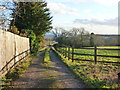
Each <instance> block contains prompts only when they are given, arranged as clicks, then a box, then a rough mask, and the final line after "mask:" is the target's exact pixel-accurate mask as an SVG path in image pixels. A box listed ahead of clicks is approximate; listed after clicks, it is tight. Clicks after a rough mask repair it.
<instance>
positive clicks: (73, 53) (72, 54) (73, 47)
mask: <svg viewBox="0 0 120 90" xmlns="http://www.w3.org/2000/svg"><path fill="white" fill-rule="evenodd" d="M73 61H74V47H72V62H73Z"/></svg>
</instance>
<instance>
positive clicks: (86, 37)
mask: <svg viewBox="0 0 120 90" xmlns="http://www.w3.org/2000/svg"><path fill="white" fill-rule="evenodd" d="M52 33H53V34H54V36H55V40H56V41H57V42H58V43H59V44H60V45H67V46H71V47H75V48H80V47H88V46H89V47H90V46H118V45H119V41H118V38H119V36H118V35H113V36H112V35H98V34H94V33H89V32H88V31H86V30H85V29H84V28H72V29H71V30H65V29H64V28H59V27H56V28H55V29H54V30H52Z"/></svg>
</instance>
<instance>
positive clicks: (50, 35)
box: [45, 33, 55, 37]
mask: <svg viewBox="0 0 120 90" xmlns="http://www.w3.org/2000/svg"><path fill="white" fill-rule="evenodd" d="M54 36H55V35H54V34H52V33H46V34H45V37H54Z"/></svg>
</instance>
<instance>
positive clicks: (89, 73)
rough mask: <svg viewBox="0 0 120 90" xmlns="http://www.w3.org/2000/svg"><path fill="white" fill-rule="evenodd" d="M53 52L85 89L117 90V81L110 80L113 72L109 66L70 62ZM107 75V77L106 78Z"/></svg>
mask: <svg viewBox="0 0 120 90" xmlns="http://www.w3.org/2000/svg"><path fill="white" fill-rule="evenodd" d="M53 49H54V48H53ZM54 51H55V52H56V55H57V56H58V57H59V58H60V59H61V61H62V62H64V63H65V64H66V65H67V66H68V67H69V68H70V69H71V71H72V72H73V73H74V74H75V75H76V76H77V77H78V78H79V79H80V80H82V81H83V82H84V83H85V86H86V87H87V88H119V86H118V84H117V81H112V80H111V78H112V77H113V76H112V75H113V74H112V72H113V71H112V70H111V68H112V67H111V66H110V65H107V64H106V65H105V64H104V65H102V64H97V65H95V64H94V63H92V62H84V61H74V62H72V60H68V59H67V58H64V57H63V56H62V55H61V54H60V53H59V52H57V51H56V50H55V49H54ZM108 67H109V68H108ZM117 68H118V67H117ZM108 69H109V70H108ZM110 70H111V72H110ZM114 70H115V69H114ZM108 75H109V77H107V76H108Z"/></svg>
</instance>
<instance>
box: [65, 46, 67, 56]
mask: <svg viewBox="0 0 120 90" xmlns="http://www.w3.org/2000/svg"><path fill="white" fill-rule="evenodd" d="M66 57H67V47H66V46H65V58H66Z"/></svg>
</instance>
